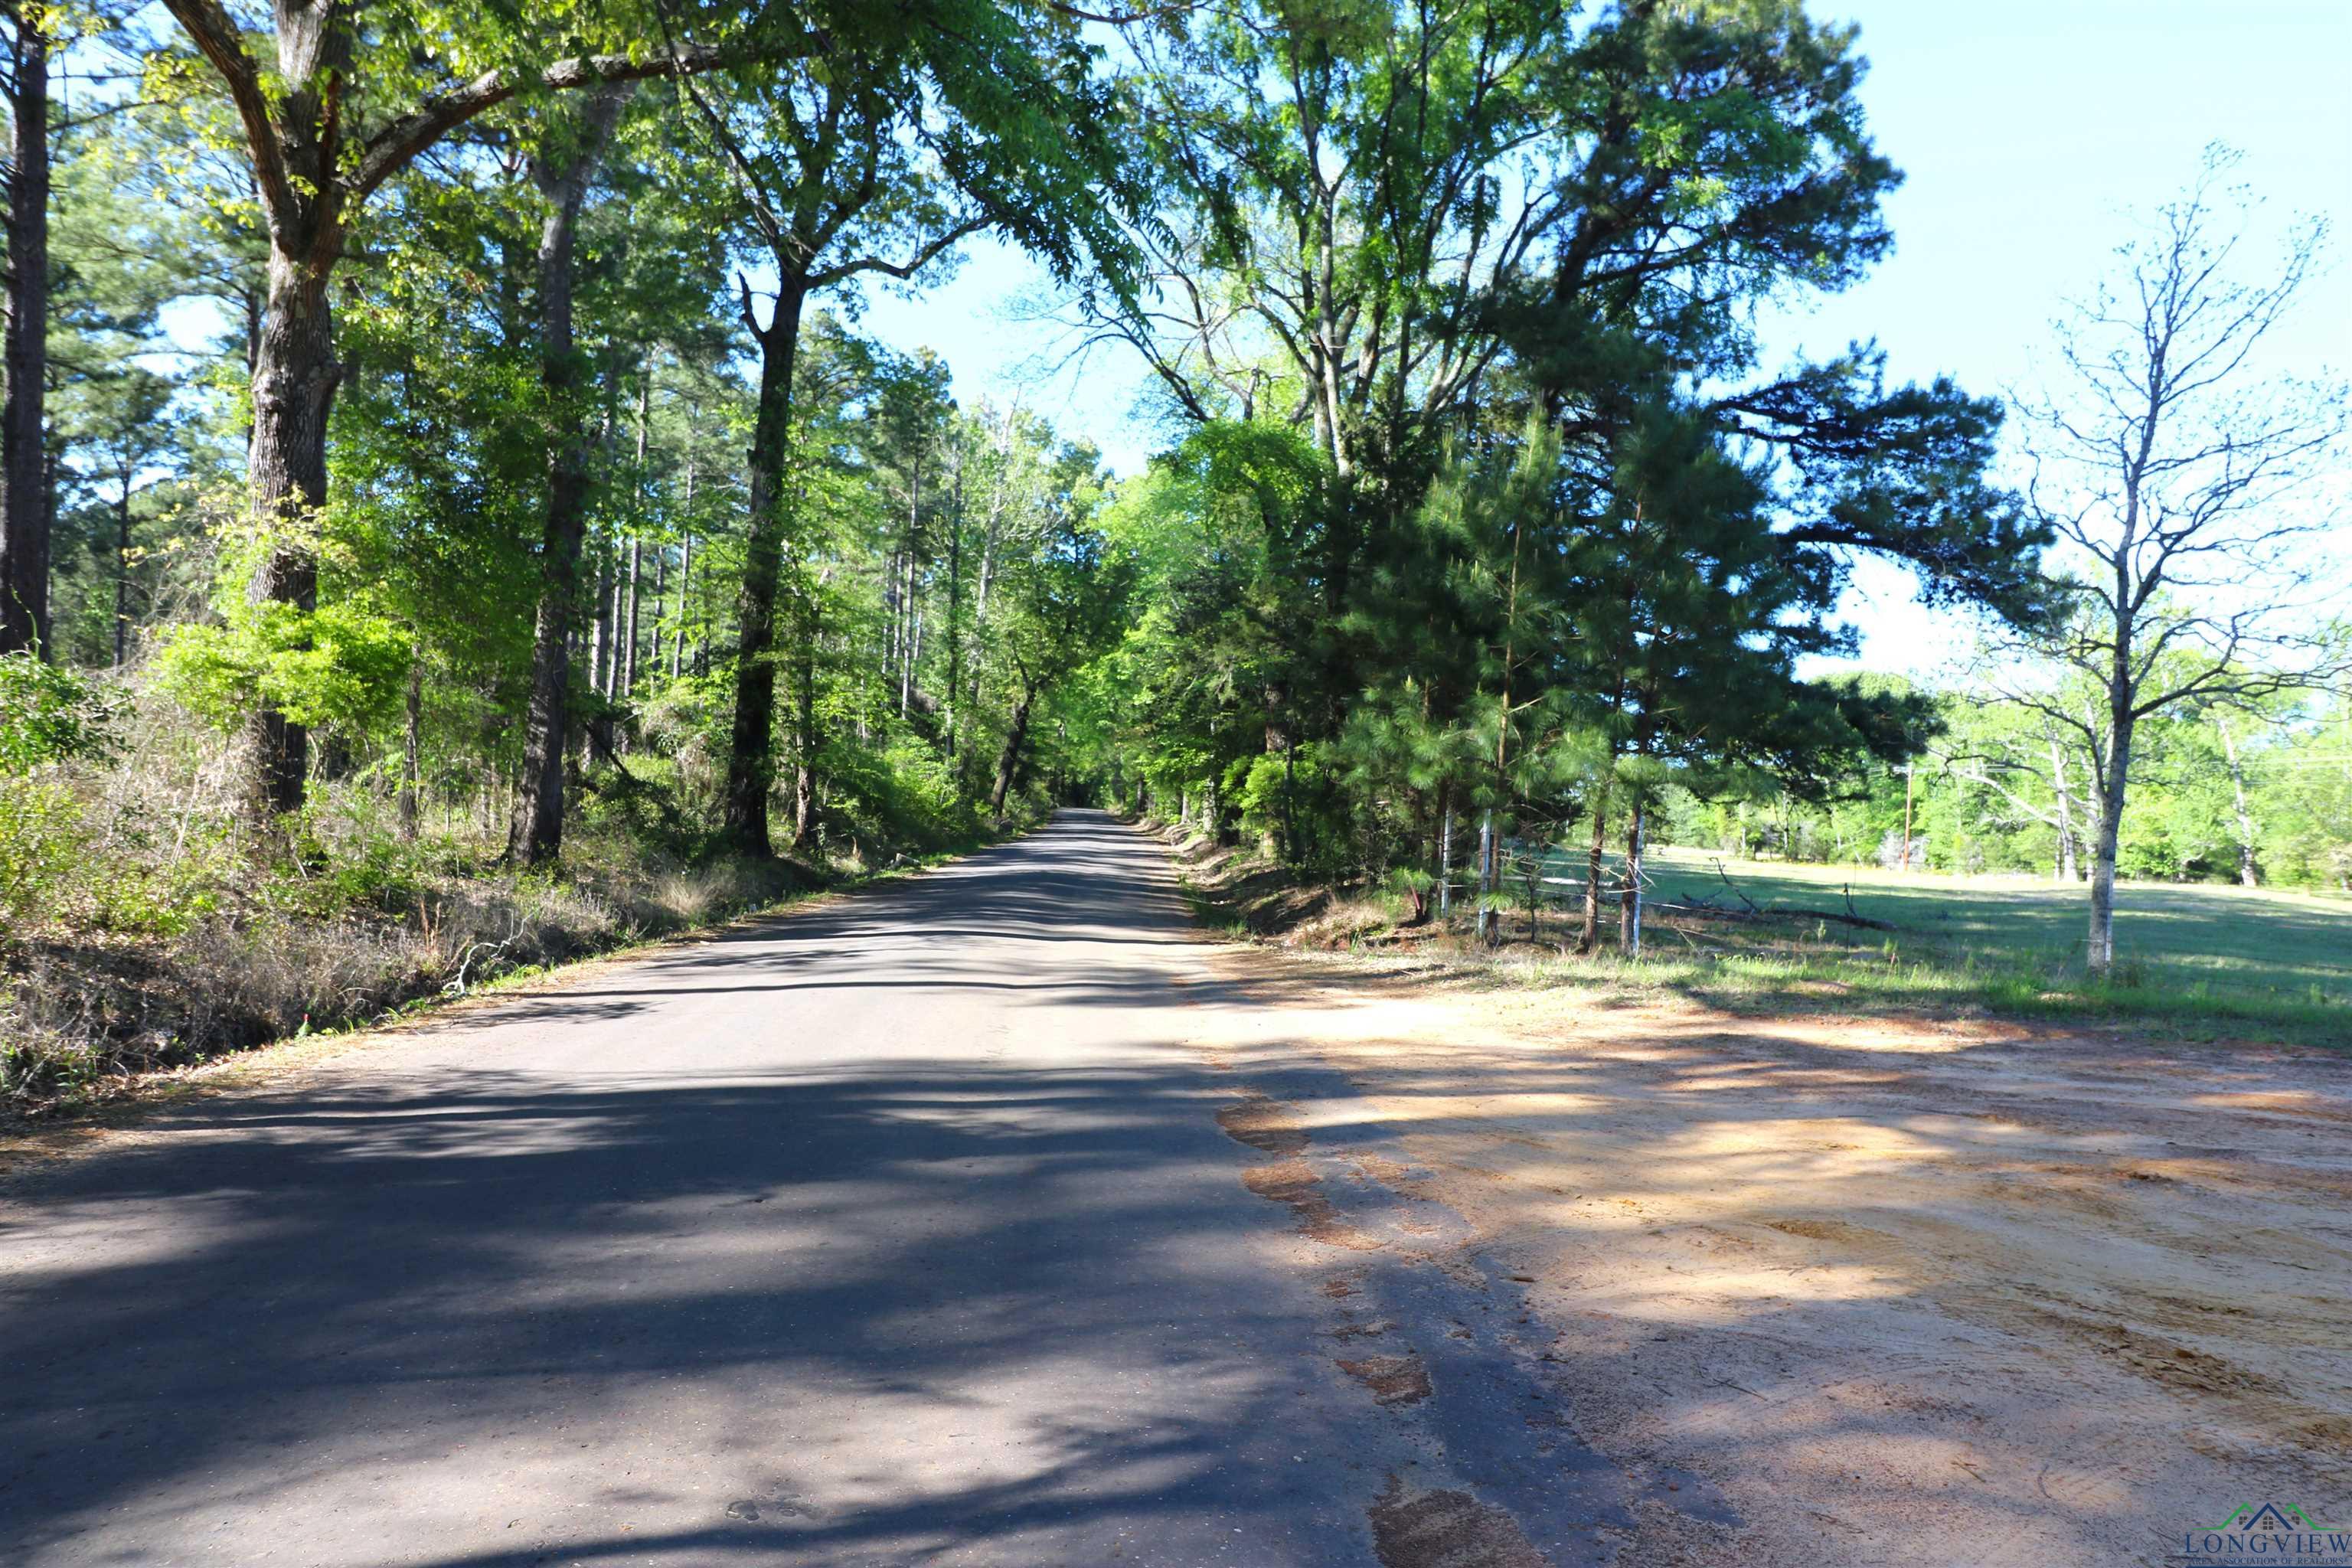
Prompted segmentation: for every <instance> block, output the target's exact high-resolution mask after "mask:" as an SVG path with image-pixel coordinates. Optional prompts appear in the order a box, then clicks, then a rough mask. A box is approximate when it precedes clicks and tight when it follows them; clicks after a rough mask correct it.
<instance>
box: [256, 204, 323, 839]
mask: <svg viewBox="0 0 2352 1568" xmlns="http://www.w3.org/2000/svg"><path fill="white" fill-rule="evenodd" d="M328 272H329V266H328V261H327V260H322V259H320V258H317V257H315V256H314V257H312V258H295V257H292V256H289V255H288V254H287V253H286V252H285V251H284V250H282V249H279V248H278V247H275V246H273V247H272V248H271V251H270V256H269V302H268V308H267V309H266V310H265V311H264V313H263V316H262V328H261V342H260V346H259V352H258V353H256V355H255V356H254V372H253V447H252V452H251V457H250V462H249V467H250V470H251V472H250V476H249V477H250V481H251V487H252V491H253V510H254V521H255V522H256V523H257V525H258V527H259V529H260V532H261V541H262V543H261V548H262V551H263V554H262V558H261V560H260V561H259V563H257V565H256V566H255V567H254V570H253V575H252V577H251V579H250V580H249V581H248V582H247V585H246V601H247V604H249V605H255V606H259V605H287V606H289V607H291V608H293V609H296V610H299V611H302V612H305V613H307V612H309V611H310V610H313V609H315V608H317V606H318V601H319V564H318V556H317V553H316V551H315V549H314V548H313V545H312V543H311V541H310V531H311V529H312V528H313V527H314V526H315V524H316V521H317V518H318V515H319V512H320V509H321V508H322V507H324V506H325V504H326V500H327V414H328V410H329V409H330V408H331V406H332V405H333V404H334V398H335V386H336V384H337V383H338V382H339V381H340V380H341V375H342V369H341V366H340V365H338V364H337V363H335V338H334V320H333V314H332V311H331V307H330V302H329V300H328V294H327V278H328ZM240 750H241V752H242V762H243V766H242V769H241V771H242V772H243V773H244V779H245V805H246V810H247V814H248V815H249V816H252V817H253V818H254V819H255V820H256V821H262V822H267V821H269V820H271V819H273V818H275V817H276V816H278V815H280V814H281V813H285V812H290V811H299V810H300V809H301V806H302V800H303V790H304V785H305V783H306V781H307V779H308V776H309V773H310V732H309V731H307V730H305V729H304V728H303V726H301V725H300V724H298V723H296V722H295V721H293V720H291V719H289V718H288V717H287V716H286V715H285V714H283V713H281V712H279V711H278V710H276V709H273V708H270V707H268V706H266V705H264V706H261V707H258V708H257V710H256V711H255V712H254V713H253V715H252V716H251V717H250V718H249V719H248V720H247V722H246V726H245V731H244V734H243V736H242V737H241V744H240Z"/></svg>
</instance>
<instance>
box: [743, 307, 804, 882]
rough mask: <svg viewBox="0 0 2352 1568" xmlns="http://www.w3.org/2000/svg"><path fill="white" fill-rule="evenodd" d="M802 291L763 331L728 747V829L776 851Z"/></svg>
mask: <svg viewBox="0 0 2352 1568" xmlns="http://www.w3.org/2000/svg"><path fill="white" fill-rule="evenodd" d="M804 299H805V296H804V295H803V293H802V292H801V291H800V290H799V289H797V288H796V287H795V286H794V284H793V280H792V279H789V278H787V279H785V280H784V281H783V283H782V286H781V287H780V288H779V289H778V291H777V295H776V310H775V314H774V315H773V316H772V317H771V318H770V320H769V322H768V327H767V330H766V331H762V332H761V333H760V406H759V414H758V416H757V418H756V419H755V420H754V422H753V426H752V432H751V461H750V470H751V516H750V519H749V521H748V523H747V525H746V529H745V534H744V541H743V585H742V591H741V593H740V595H739V596H738V597H737V600H736V618H737V620H738V622H739V623H740V641H739V643H738V645H737V651H736V656H735V718H734V725H733V729H732V731H731V733H730V744H729V747H728V752H727V795H726V831H727V836H728V837H729V838H730V840H732V841H733V843H734V846H735V847H736V849H737V850H738V851H740V853H742V854H745V855H752V856H759V857H763V858H764V857H766V856H769V855H772V854H773V853H774V849H773V847H772V844H771V841H770V839H769V837H768V789H769V785H770V784H772V782H773V780H774V777H775V725H776V712H775V710H776V666H775V660H774V647H775V639H776V588H777V583H778V579H779V578H780V576H781V575H782V569H783V547H784V519H783V508H784V486H783V481H784V468H785V465H786V463H787V461H788V460H789V459H790V458H791V455H792V412H793V356H794V355H795V354H796V353H798V352H799V349H800V335H801V306H802V303H803V300H804Z"/></svg>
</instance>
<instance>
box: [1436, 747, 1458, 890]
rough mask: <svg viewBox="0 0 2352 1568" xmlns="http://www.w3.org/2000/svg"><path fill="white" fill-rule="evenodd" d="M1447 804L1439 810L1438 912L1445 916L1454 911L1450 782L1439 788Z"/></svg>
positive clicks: (1451, 796)
mask: <svg viewBox="0 0 2352 1568" xmlns="http://www.w3.org/2000/svg"><path fill="white" fill-rule="evenodd" d="M1438 793H1439V795H1441V796H1442V797H1443V798H1444V802H1445V804H1444V805H1441V806H1440V807H1438V810H1437V912H1438V914H1439V915H1441V916H1444V915H1447V914H1451V913H1452V912H1453V910H1454V785H1453V783H1452V782H1451V781H1450V780H1449V781H1448V782H1447V783H1445V784H1442V785H1440V786H1439V790H1438Z"/></svg>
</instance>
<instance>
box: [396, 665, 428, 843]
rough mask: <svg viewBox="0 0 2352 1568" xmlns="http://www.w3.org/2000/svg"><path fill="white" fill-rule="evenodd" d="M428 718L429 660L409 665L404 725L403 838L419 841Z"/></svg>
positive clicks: (401, 806)
mask: <svg viewBox="0 0 2352 1568" xmlns="http://www.w3.org/2000/svg"><path fill="white" fill-rule="evenodd" d="M424 721H425V661H424V660H423V659H418V660H417V661H416V662H415V663H414V664H412V665H410V666H409V667H408V696H407V701H406V703H405V705H404V713H403V715H402V722H401V727H400V801H399V810H400V837H401V838H402V840H403V841H404V842H406V843H410V844H414V843H415V842H416V779H417V752H418V750H419V742H420V741H421V739H422V736H421V735H420V733H419V731H422V730H423V728H424Z"/></svg>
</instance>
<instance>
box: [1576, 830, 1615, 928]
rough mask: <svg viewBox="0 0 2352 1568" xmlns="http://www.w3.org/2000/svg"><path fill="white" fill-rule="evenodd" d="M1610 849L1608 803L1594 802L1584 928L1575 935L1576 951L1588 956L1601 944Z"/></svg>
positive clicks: (1586, 863) (1586, 873) (1586, 882)
mask: <svg viewBox="0 0 2352 1568" xmlns="http://www.w3.org/2000/svg"><path fill="white" fill-rule="evenodd" d="M1608 847H1609V804H1608V802H1607V801H1606V800H1604V799H1601V798H1599V797H1596V798H1595V799H1594V800H1593V803H1592V845H1591V849H1590V850H1589V851H1588V852H1587V854H1586V858H1585V862H1584V928H1583V929H1582V930H1581V931H1578V932H1577V933H1576V951H1577V952H1580V953H1582V954H1584V955H1585V956H1587V957H1590V956H1591V953H1592V950H1593V949H1594V948H1596V947H1599V946H1600V945H1601V868H1602V864H1603V862H1604V860H1605V859H1606V858H1607V854H1608Z"/></svg>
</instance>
